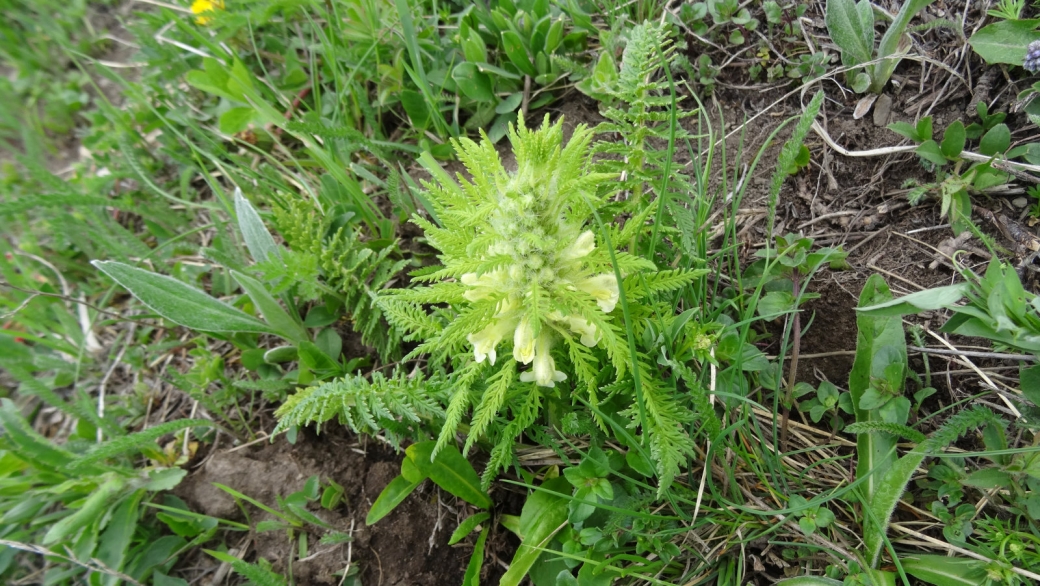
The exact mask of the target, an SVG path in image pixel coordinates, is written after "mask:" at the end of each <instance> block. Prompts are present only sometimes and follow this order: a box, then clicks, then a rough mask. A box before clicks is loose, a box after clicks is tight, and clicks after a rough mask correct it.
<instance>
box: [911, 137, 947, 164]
mask: <svg viewBox="0 0 1040 586" xmlns="http://www.w3.org/2000/svg"><path fill="white" fill-rule="evenodd" d="M915 152H916V153H917V155H918V156H919V157H921V158H922V159H924V160H926V161H928V162H929V163H933V164H935V165H940V166H941V165H945V164H946V163H948V162H949V161H947V160H946V157H945V156H943V152H942V149H941V148H940V147H939V143H937V142H935V141H934V140H926V141H924V142H922V143H921V144H919V145H918V146H917V150H916V151H915Z"/></svg>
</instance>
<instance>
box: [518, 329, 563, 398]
mask: <svg viewBox="0 0 1040 586" xmlns="http://www.w3.org/2000/svg"><path fill="white" fill-rule="evenodd" d="M535 346H536V349H535V354H534V367H533V368H532V369H531V370H529V371H526V372H521V373H520V380H521V381H522V382H525V383H529V382H532V381H533V382H534V383H535V384H536V385H538V386H540V387H555V386H556V383H558V382H561V381H565V380H567V375H566V374H564V373H562V372H560V371H559V370H556V361H555V360H553V357H552V334H551V333H549V332H548V331H543V332H542V334H541V335H540V336H538V342H537V344H535Z"/></svg>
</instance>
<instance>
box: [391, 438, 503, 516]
mask: <svg viewBox="0 0 1040 586" xmlns="http://www.w3.org/2000/svg"><path fill="white" fill-rule="evenodd" d="M436 445H437V442H422V443H418V444H412V445H410V446H408V449H407V450H406V452H407V453H408V458H409V459H410V460H411V461H412V464H415V467H416V468H418V469H419V472H421V473H422V474H425V475H426V476H429V477H430V480H432V481H433V482H434V483H435V484H436V485H437V486H439V487H441V488H443V489H444V490H446V491H448V492H450V493H451V494H453V495H455V496H457V497H459V498H460V499H462V500H464V501H466V502H467V503H470V504H471V505H474V506H477V507H480V508H482V509H489V508H491V498H489V497H488V495H487V494H486V493H484V491H483V490H481V489H480V478H479V477H478V476H477V471H476V470H474V469H473V465H472V464H470V463H469V462H468V461H467V460H466V458H465V457H463V455H462V454H461V453H459V450H458V449H456V448H455V446H445V447H444V448H443V449H441V451H440V452H438V453H437V457H436V458H433V450H434V447H435V446H436Z"/></svg>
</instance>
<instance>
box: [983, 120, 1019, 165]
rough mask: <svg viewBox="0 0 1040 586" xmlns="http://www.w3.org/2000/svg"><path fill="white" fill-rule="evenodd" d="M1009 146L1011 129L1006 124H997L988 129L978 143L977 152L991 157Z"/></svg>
mask: <svg viewBox="0 0 1040 586" xmlns="http://www.w3.org/2000/svg"><path fill="white" fill-rule="evenodd" d="M1009 147H1011V130H1010V129H1008V125H1007V124H997V125H996V126H994V127H993V128H990V129H989V132H987V133H986V136H983V137H982V142H980V143H979V152H981V153H982V154H984V155H986V156H987V157H992V156H993V155H998V154H1000V153H1003V152H1005V151H1007V150H1008V148H1009Z"/></svg>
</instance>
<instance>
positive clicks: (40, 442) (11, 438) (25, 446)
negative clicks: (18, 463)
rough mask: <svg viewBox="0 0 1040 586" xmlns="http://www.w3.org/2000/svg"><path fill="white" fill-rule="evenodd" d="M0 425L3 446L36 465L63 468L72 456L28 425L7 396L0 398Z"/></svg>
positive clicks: (55, 468)
mask: <svg viewBox="0 0 1040 586" xmlns="http://www.w3.org/2000/svg"><path fill="white" fill-rule="evenodd" d="M0 427H2V430H3V435H2V436H0V437H2V438H3V445H4V448H5V449H10V450H11V451H12V452H14V453H15V455H17V456H18V457H19V458H21V459H22V460H24V461H26V462H31V463H32V464H33V465H34V466H36V467H39V468H49V469H51V470H63V469H64V468H65V467H66V466H68V464H69V462H71V461H72V459H73V458H74V456H73V454H72V453H71V452H67V451H65V450H63V449H62V448H59V447H57V446H55V445H54V444H52V443H51V442H50V441H48V440H47V438H45V437H43V436H41V435H40V434H39V433H37V431H36V430H34V429H33V428H32V427H30V426H29V424H28V423H27V422H26V421H25V419H24V418H23V417H22V413H21V411H20V410H19V409H18V407H17V406H16V405H15V404H14V402H13V401H11V400H10V399H7V398H3V399H0Z"/></svg>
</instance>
